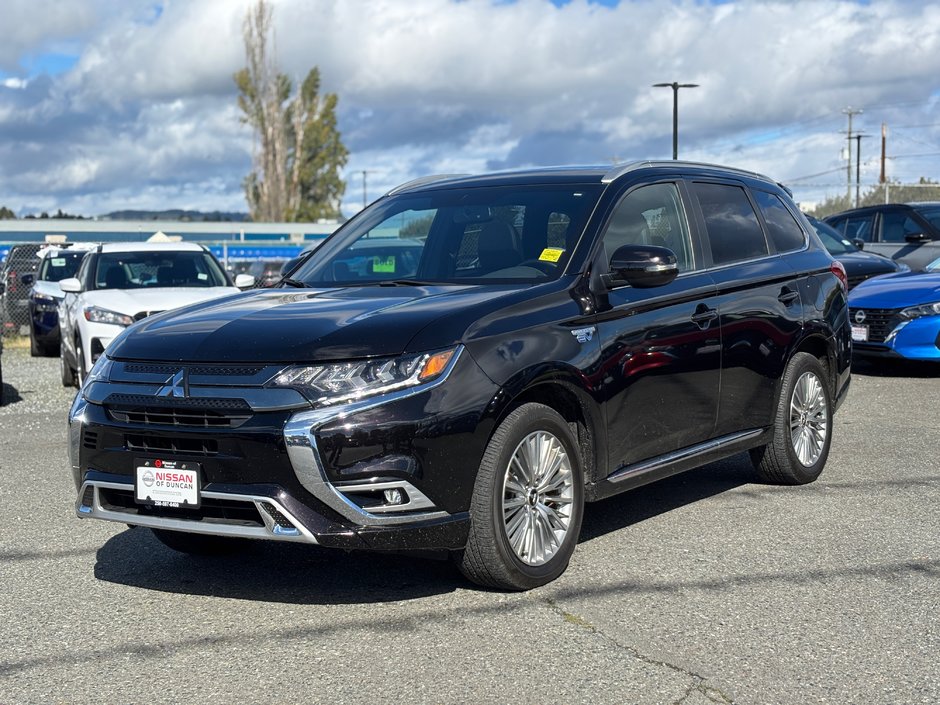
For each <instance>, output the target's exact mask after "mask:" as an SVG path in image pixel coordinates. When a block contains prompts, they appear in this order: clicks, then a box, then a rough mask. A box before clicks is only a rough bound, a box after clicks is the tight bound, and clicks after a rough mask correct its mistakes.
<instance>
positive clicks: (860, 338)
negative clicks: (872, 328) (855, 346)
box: [852, 324, 868, 343]
mask: <svg viewBox="0 0 940 705" xmlns="http://www.w3.org/2000/svg"><path fill="white" fill-rule="evenodd" d="M852 340H854V341H855V342H856V343H867V342H868V326H859V325H855V324H852Z"/></svg>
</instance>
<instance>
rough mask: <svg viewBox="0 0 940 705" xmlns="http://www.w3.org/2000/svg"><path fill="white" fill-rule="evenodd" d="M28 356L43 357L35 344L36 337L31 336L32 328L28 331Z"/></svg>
mask: <svg viewBox="0 0 940 705" xmlns="http://www.w3.org/2000/svg"><path fill="white" fill-rule="evenodd" d="M29 356H30V357H43V351H42V350H41V349H40V348H39V343H37V342H36V336H34V335H33V331H32V328H30V331H29Z"/></svg>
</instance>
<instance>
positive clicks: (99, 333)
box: [59, 242, 255, 386]
mask: <svg viewBox="0 0 940 705" xmlns="http://www.w3.org/2000/svg"><path fill="white" fill-rule="evenodd" d="M254 283H255V279H254V277H252V276H249V275H239V276H237V277H235V282H234V284H233V283H232V281H231V280H230V279H229V277H228V275H227V274H226V273H225V271H224V269H223V268H222V266H221V265H220V264H219V262H218V260H216V258H215V257H214V256H213V255H212V253H211V252H209V250H207V249H206V248H205V247H203V246H202V245H197V244H195V243H190V242H175V243H169V244H167V243H124V242H122V243H112V244H107V245H100V246H99V247H98V248H96V249H95V250H94V251H92V252H90V253H89V254H88V255H87V256H86V257H85V258H84V259H83V260H82V264H81V267H79V270H78V272H77V274H76V275H75V277H73V278H69V279H63V280H62V281H60V282H59V286H60V287H61V289H62V291H63V293H64V294H65V296H64V298H63V299H62V301H61V303H60V304H59V325H60V327H61V329H62V352H61V361H60V367H61V373H62V384H63V385H65V386H71V385H73V384H75V385H77V386H81V383H82V380H84V378H85V375H86V373H87V372H88V370H89V369H90V368H91V365H92V364H94V362H95V360H97V359H98V358H99V357H100V356H101V354H102V353H103V352H104V351H105V349H106V348H107V347H108V345H109V344H110V343H111V341H112V340H113V339H114V338H115V337H116V336H117V335H118V333H120V332H121V331H122V330H124V329H125V328H126V327H128V326H130V325H132V324H133V323H135V322H136V321H139V320H141V319H143V318H146V317H147V316H150V315H152V314H154V313H161V312H163V311H167V310H170V309H174V308H179V307H180V306H186V305H187V304H194V303H199V302H200V301H205V300H207V299H214V298H217V297H220V296H225V295H226V294H235V293H238V291H239V290H241V289H248V288H250V287H251V286H253V285H254Z"/></svg>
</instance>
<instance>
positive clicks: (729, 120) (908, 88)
mask: <svg viewBox="0 0 940 705" xmlns="http://www.w3.org/2000/svg"><path fill="white" fill-rule="evenodd" d="M248 4H249V3H248V1H247V0H162V1H161V0H121V1H120V2H117V1H116V0H68V1H67V2H63V1H62V0H3V1H2V5H0V26H2V27H4V29H5V31H4V32H3V35H4V37H3V41H2V42H0V206H4V205H5V206H7V207H9V208H12V209H13V210H14V211H15V212H16V213H17V214H18V215H21V216H22V215H25V214H27V213H38V212H39V211H42V210H48V211H54V210H55V209H57V208H62V209H64V210H66V211H68V212H73V213H81V214H85V215H95V214H100V213H106V212H108V211H111V210H117V209H123V208H149V209H163V208H193V209H200V210H213V209H222V210H236V211H244V210H246V205H245V200H244V195H243V193H242V189H241V182H242V179H243V178H244V176H245V174H246V173H247V172H248V170H249V169H250V165H251V151H252V134H251V131H250V129H249V128H247V127H246V126H245V125H243V124H242V123H241V122H240V120H239V111H238V108H237V106H236V90H235V86H234V83H233V81H232V74H233V73H234V72H235V71H236V70H238V69H239V68H240V67H241V66H242V65H243V63H244V47H243V43H242V35H241V28H242V22H243V19H244V15H245V11H246V9H247V7H248ZM272 4H273V6H274V23H275V28H276V42H277V51H278V59H279V64H280V67H281V70H282V71H283V72H285V73H287V74H288V75H289V76H291V77H294V78H296V79H300V78H302V77H303V76H304V75H305V74H306V72H307V71H308V70H309V69H310V68H311V67H312V66H314V65H317V66H319V67H320V71H321V74H322V78H323V84H324V89H325V90H328V91H332V92H336V93H337V94H338V95H339V99H340V103H339V105H340V115H339V122H340V129H341V131H342V134H343V138H344V141H345V143H346V145H347V147H348V148H349V149H350V152H351V156H350V160H349V164H348V165H347V168H346V172H345V177H346V179H347V183H348V186H347V190H346V197H345V199H344V203H343V212H344V214H345V215H347V216H349V215H352V214H354V213H355V212H356V211H357V210H358V209H359V208H361V206H362V200H363V176H362V172H363V171H366V172H368V173H367V197H368V198H369V199H370V200H371V199H373V198H375V197H377V196H378V195H380V194H381V193H382V192H384V191H385V190H387V189H388V188H390V187H391V186H393V185H395V184H397V183H399V182H401V181H404V180H406V179H409V178H412V177H416V176H420V175H424V174H428V173H436V172H455V171H457V172H480V171H486V170H499V169H507V168H515V167H520V166H529V165H546V164H603V163H612V162H613V161H631V160H636V159H647V158H653V159H655V158H668V157H670V156H671V150H672V91H671V90H668V89H663V88H652V87H651V84H653V83H658V82H668V81H674V80H675V81H680V82H690V83H698V84H701V85H700V87H699V88H695V89H687V90H683V91H681V92H680V145H679V148H680V156H681V157H682V158H684V159H694V160H699V161H710V162H717V163H723V164H731V165H735V166H739V167H743V168H748V169H754V170H757V171H761V172H764V173H766V174H768V175H770V176H773V177H774V178H776V179H779V180H783V181H785V182H787V183H788V184H789V185H790V186H791V187H793V189H794V191H795V193H796V196H797V198H798V199H801V200H802V201H803V202H804V203H810V202H812V201H814V200H818V199H820V198H822V197H824V196H825V195H827V194H838V193H845V183H846V172H845V164H846V162H845V155H844V154H843V151H844V148H845V144H846V135H845V130H846V127H847V118H846V116H845V115H844V114H843V110H844V109H846V107H848V106H852V107H853V108H859V109H863V110H864V112H863V113H862V114H860V115H858V116H856V118H855V121H854V128H855V129H856V131H857V130H861V131H862V132H864V133H865V134H866V135H868V136H867V137H866V138H864V139H863V140H862V182H863V185H864V184H866V183H872V182H874V181H875V180H877V178H878V172H879V167H880V164H879V155H880V137H881V125H882V123H883V122H884V123H887V126H888V142H887V153H888V157H889V159H888V162H887V171H888V176H889V178H892V179H899V180H902V181H906V180H916V179H917V178H918V177H920V176H927V177H931V178H933V179H940V112H938V100H940V3H936V2H907V1H897V2H891V1H889V0H885V1H881V0H872V1H871V2H850V1H835V0H833V1H817V2H705V1H698V2H694V1H683V0H676V1H674V2H667V1H662V2H660V1H656V0H645V1H638V2H627V1H621V2H617V1H616V0H606V1H604V2H588V1H586V0H570V1H562V0H556V1H554V2H552V1H550V0H515V1H511V0H510V1H505V0H502V1H495V0H459V1H458V0H332V1H331V0H273V3H272ZM853 173H854V167H853Z"/></svg>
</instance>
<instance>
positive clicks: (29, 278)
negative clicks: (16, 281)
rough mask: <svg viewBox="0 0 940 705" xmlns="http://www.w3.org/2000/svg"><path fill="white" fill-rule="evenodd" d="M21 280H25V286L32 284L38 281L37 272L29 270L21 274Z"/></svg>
mask: <svg viewBox="0 0 940 705" xmlns="http://www.w3.org/2000/svg"><path fill="white" fill-rule="evenodd" d="M20 281H21V282H23V284H24V286H32V285H33V282H34V281H36V273H35V272H28V273H26V274H22V275H20Z"/></svg>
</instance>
